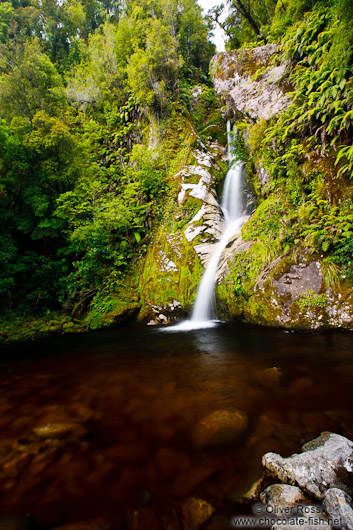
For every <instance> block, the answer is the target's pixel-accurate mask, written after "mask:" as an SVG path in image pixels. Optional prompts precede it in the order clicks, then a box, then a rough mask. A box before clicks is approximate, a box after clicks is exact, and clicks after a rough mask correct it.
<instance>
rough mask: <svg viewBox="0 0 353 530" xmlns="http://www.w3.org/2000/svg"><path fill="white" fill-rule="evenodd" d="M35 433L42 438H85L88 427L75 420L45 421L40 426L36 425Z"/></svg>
mask: <svg viewBox="0 0 353 530" xmlns="http://www.w3.org/2000/svg"><path fill="white" fill-rule="evenodd" d="M32 430H33V432H34V434H36V435H37V436H38V437H39V438H42V439H44V440H45V439H54V438H83V437H84V436H85V435H86V434H87V429H86V428H85V427H84V426H83V425H80V424H79V423H75V422H62V423H60V422H58V423H44V424H43V425H39V426H38V427H34V428H33V429H32Z"/></svg>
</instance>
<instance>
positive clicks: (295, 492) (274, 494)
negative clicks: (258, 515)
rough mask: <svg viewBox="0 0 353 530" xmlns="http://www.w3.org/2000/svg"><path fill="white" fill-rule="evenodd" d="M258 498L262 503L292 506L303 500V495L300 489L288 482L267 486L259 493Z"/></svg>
mask: <svg viewBox="0 0 353 530" xmlns="http://www.w3.org/2000/svg"><path fill="white" fill-rule="evenodd" d="M260 500H261V502H262V504H270V505H272V506H273V505H276V506H283V507H287V506H290V507H292V506H296V505H297V504H298V503H300V502H303V501H305V495H304V493H303V492H302V490H301V489H300V488H298V487H296V486H290V485H288V484H272V486H269V487H268V488H266V489H265V491H263V492H262V493H261V495H260Z"/></svg>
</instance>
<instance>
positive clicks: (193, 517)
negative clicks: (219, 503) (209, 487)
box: [182, 497, 215, 530]
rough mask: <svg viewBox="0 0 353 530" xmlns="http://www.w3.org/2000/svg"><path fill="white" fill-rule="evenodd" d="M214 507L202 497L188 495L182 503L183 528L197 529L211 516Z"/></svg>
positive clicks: (186, 529) (188, 529)
mask: <svg viewBox="0 0 353 530" xmlns="http://www.w3.org/2000/svg"><path fill="white" fill-rule="evenodd" d="M214 511H215V509H214V508H213V506H211V505H210V504H208V503H207V502H206V501H204V500H202V499H196V498H195V497H190V498H189V499H187V500H186V501H185V502H184V503H183V505H182V513H183V519H184V526H183V528H184V529H185V530H198V528H200V527H201V526H202V525H203V524H204V523H205V522H206V521H208V519H209V518H210V517H211V515H212V514H213V512H214Z"/></svg>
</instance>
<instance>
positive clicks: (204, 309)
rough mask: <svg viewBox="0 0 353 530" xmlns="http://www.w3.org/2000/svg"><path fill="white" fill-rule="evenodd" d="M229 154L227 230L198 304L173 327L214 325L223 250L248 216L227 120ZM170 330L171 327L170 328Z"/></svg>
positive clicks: (225, 194) (224, 203) (239, 164)
mask: <svg viewBox="0 0 353 530" xmlns="http://www.w3.org/2000/svg"><path fill="white" fill-rule="evenodd" d="M227 138H228V155H229V160H230V168H229V170H228V173H227V176H226V179H225V183H224V188H223V198H222V204H221V207H222V210H223V215H224V219H225V229H224V232H223V235H222V237H221V239H220V241H219V242H218V243H217V244H216V245H215V250H214V253H213V254H212V256H211V259H210V261H209V264H208V266H207V268H206V270H205V272H204V275H203V277H202V280H201V283H200V285H199V288H198V291H197V296H196V301H195V305H194V308H193V311H192V314H191V318H190V320H186V321H185V322H181V323H180V324H178V325H177V326H174V329H179V330H188V329H197V328H205V327H211V326H214V325H215V320H214V319H215V318H216V304H215V294H214V286H215V283H216V276H217V269H218V264H219V260H220V258H221V255H222V252H223V250H224V249H225V247H226V246H227V244H228V241H229V239H230V238H231V237H232V236H233V235H234V234H236V233H238V232H240V229H241V227H242V226H243V224H244V223H245V221H246V219H247V217H243V216H242V215H241V196H240V188H241V178H242V173H243V163H242V162H240V161H239V160H236V159H235V157H234V151H233V149H232V143H231V141H232V133H231V126H230V123H229V122H228V123H227ZM169 329H170V328H169Z"/></svg>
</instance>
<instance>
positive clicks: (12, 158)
mask: <svg viewBox="0 0 353 530" xmlns="http://www.w3.org/2000/svg"><path fill="white" fill-rule="evenodd" d="M208 33H209V27H208V26H207V24H206V22H205V20H204V19H203V17H202V15H201V9H200V7H199V6H198V5H197V3H196V1H195V0H158V1H153V0H143V1H135V0H129V1H127V2H124V3H120V2H119V1H109V0H103V1H98V0H88V1H86V0H85V1H82V2H81V1H79V0H66V1H63V2H62V1H60V2H59V1H57V0H44V1H42V2H38V1H37V0H33V1H31V0H30V1H16V0H13V1H12V2H2V3H1V4H0V72H1V76H0V116H1V121H0V142H1V151H0V201H1V204H0V215H1V221H0V223H1V224H0V226H1V228H0V230H1V231H0V278H1V280H0V297H1V304H0V306H1V313H2V315H3V316H5V317H9V315H10V316H11V317H12V318H13V315H15V314H17V315H18V314H22V315H34V314H37V315H42V314H45V313H50V312H51V311H53V310H62V309H64V311H65V312H67V313H68V314H73V315H75V314H79V313H80V312H81V311H82V310H83V309H85V308H87V306H88V304H89V303H91V302H92V300H94V299H95V300H96V303H98V304H99V303H102V299H104V296H105V295H104V294H102V293H104V292H105V293H106V292H108V291H111V290H114V289H116V288H118V287H119V284H120V282H121V280H122V278H124V281H125V277H126V275H127V274H128V270H129V267H130V266H131V263H132V262H133V260H134V259H136V258H137V257H138V256H139V254H141V253H143V252H144V250H145V244H144V241H145V240H146V237H147V236H148V234H149V233H150V232H151V230H152V229H153V226H154V225H155V223H156V222H158V219H159V216H160V214H161V210H162V208H163V203H164V201H166V197H167V196H168V193H169V192H170V186H171V182H170V179H169V177H170V176H171V175H172V174H173V171H174V169H175V168H174V164H175V163H176V161H175V159H176V158H177V156H176V153H177V144H178V139H177V135H178V128H177V127H176V126H175V125H176V122H177V121H178V126H179V128H182V127H183V126H185V122H186V121H187V120H188V119H189V118H190V117H189V105H190V100H191V90H192V87H193V86H194V85H195V84H197V85H203V86H204V93H205V97H206V99H207V97H208V98H209V97H211V98H213V99H214V96H213V95H212V91H211V90H210V89H209V88H208V87H209V86H210V78H209V73H208V65H209V60H210V58H211V57H212V55H213V54H214V52H215V48H214V45H213V44H212V43H210V41H209V40H208ZM208 93H210V95H209V96H207V94H208ZM195 125H197V124H195ZM172 127H173V128H174V132H173V134H174V136H176V137H175V138H174V139H169V138H167V131H168V128H172Z"/></svg>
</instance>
